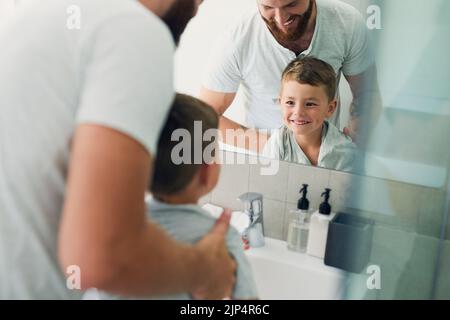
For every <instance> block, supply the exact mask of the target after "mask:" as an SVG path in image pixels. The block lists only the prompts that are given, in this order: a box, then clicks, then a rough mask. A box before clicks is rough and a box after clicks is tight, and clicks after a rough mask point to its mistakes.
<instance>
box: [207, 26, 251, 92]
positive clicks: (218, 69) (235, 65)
mask: <svg viewBox="0 0 450 320" xmlns="http://www.w3.org/2000/svg"><path fill="white" fill-rule="evenodd" d="M236 49H237V45H236V43H235V40H233V38H232V36H231V34H228V35H226V36H223V37H222V39H221V40H220V41H218V43H217V44H216V46H215V47H214V49H213V50H212V53H211V55H210V57H209V59H208V64H207V68H206V73H205V74H204V76H203V81H202V85H203V86H204V87H205V88H206V89H209V90H212V91H216V92H223V93H235V92H237V91H238V88H239V84H240V83H241V79H242V74H241V70H240V68H239V59H238V56H237V55H238V54H237V50H236Z"/></svg>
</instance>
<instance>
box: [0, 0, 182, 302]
mask: <svg viewBox="0 0 450 320" xmlns="http://www.w3.org/2000/svg"><path fill="white" fill-rule="evenodd" d="M78 26H79V27H80V28H78ZM0 47H1V48H2V49H1V50H0V70H1V72H0V299H11V298H17V299H32V298H39V299H47V298H57V299H58V298H64V299H67V298H76V297H79V296H80V292H77V291H73V290H68V289H67V287H66V278H65V276H66V275H64V274H63V272H62V271H60V269H59V266H58V262H57V234H58V227H59V221H60V213H61V208H62V204H63V198H64V190H65V186H66V173H67V167H68V160H69V154H70V141H71V137H72V135H73V133H74V130H75V128H76V126H77V124H82V123H93V124H99V125H104V126H107V127H110V128H114V129H116V130H119V131H121V132H123V133H125V134H127V135H129V136H130V137H132V138H134V139H135V140H137V141H139V142H140V143H141V144H142V145H143V146H144V147H145V148H146V149H147V150H148V151H149V152H150V153H153V154H154V152H155V148H156V145H157V139H158V135H159V131H160V129H161V127H162V125H163V123H164V121H165V117H166V114H167V112H168V110H169V108H170V105H171V102H172V99H173V97H174V92H173V80H172V77H173V75H172V70H173V61H172V59H173V53H174V43H173V40H172V38H171V35H170V32H169V30H168V28H167V27H166V26H165V25H164V23H163V22H162V21H161V20H160V19H159V18H158V17H156V16H155V15H154V14H153V13H151V12H150V11H149V10H148V9H146V8H145V7H144V6H142V5H141V4H140V3H139V2H138V1H135V0H45V1H29V3H27V5H24V7H23V8H19V9H18V10H17V11H16V12H15V16H14V18H13V19H11V20H9V21H6V22H2V23H0ZM82 236H83V235H82V234H80V237H82ZM81 271H82V270H81Z"/></svg>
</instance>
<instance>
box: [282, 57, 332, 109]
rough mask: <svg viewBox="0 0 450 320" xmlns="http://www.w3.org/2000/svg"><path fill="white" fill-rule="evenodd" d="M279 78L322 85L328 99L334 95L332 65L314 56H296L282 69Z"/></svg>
mask: <svg viewBox="0 0 450 320" xmlns="http://www.w3.org/2000/svg"><path fill="white" fill-rule="evenodd" d="M281 80H282V81H283V82H284V81H289V80H293V81H297V82H298V83H301V84H309V85H311V86H316V87H317V86H323V87H324V88H325V92H326V93H327V96H328V99H329V101H331V100H333V99H334V98H335V97H336V87H337V84H336V73H335V72H334V69H333V67H332V66H330V65H329V64H328V63H326V62H325V61H323V60H320V59H317V58H314V57H303V58H300V57H299V58H296V59H295V60H293V61H291V62H290V63H289V64H288V66H287V67H286V69H284V71H283V75H282V77H281Z"/></svg>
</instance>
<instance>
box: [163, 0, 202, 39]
mask: <svg viewBox="0 0 450 320" xmlns="http://www.w3.org/2000/svg"><path fill="white" fill-rule="evenodd" d="M195 10H196V9H195V0H176V1H175V2H174V4H173V5H172V6H171V7H170V9H169V11H168V12H167V13H166V14H165V15H164V17H162V20H163V21H164V22H165V23H166V24H167V26H168V27H169V29H170V32H171V33H172V37H173V40H174V41H175V43H176V44H177V45H178V43H179V42H180V38H181V34H182V33H183V31H184V29H186V26H187V25H188V23H189V21H190V20H191V19H192V18H193V17H194V16H195V13H196V12H195Z"/></svg>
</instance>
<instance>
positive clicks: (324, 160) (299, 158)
mask: <svg viewBox="0 0 450 320" xmlns="http://www.w3.org/2000/svg"><path fill="white" fill-rule="evenodd" d="M262 155H263V156H264V157H267V158H271V159H277V160H283V161H288V162H294V163H299V164H304V165H311V161H309V159H308V157H307V156H306V155H305V153H304V152H303V150H302V149H301V148H300V146H299V145H298V143H297V141H296V139H295V136H294V133H293V132H292V130H290V129H289V128H288V127H286V126H283V127H281V128H280V129H278V130H273V132H272V135H271V136H270V139H269V140H268V141H267V143H266V145H265V146H264V149H263V152H262ZM357 159H358V150H357V147H356V145H355V144H354V143H353V142H352V140H351V139H350V138H348V137H347V136H346V135H344V134H343V133H342V132H340V131H339V130H338V129H337V128H336V127H335V126H334V125H333V124H331V123H329V122H328V121H325V122H324V127H323V130H322V144H321V146H320V152H319V159H318V167H321V168H326V169H330V170H339V171H354V170H355V169H356V164H357Z"/></svg>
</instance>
